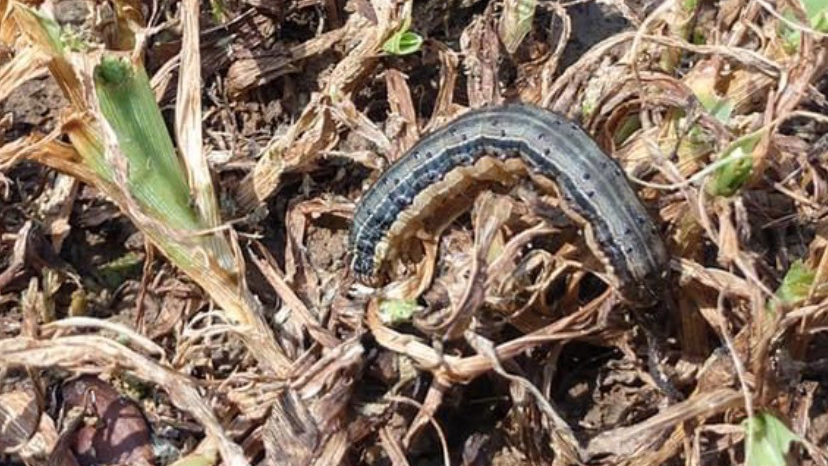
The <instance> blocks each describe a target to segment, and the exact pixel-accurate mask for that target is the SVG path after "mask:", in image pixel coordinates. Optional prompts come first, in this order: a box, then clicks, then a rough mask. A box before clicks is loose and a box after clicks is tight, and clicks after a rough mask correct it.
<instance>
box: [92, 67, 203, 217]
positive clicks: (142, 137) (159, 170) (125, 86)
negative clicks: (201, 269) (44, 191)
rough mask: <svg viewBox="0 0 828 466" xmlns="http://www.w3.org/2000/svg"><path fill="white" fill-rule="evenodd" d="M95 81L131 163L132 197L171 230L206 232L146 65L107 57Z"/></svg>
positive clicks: (124, 151) (99, 68)
mask: <svg viewBox="0 0 828 466" xmlns="http://www.w3.org/2000/svg"><path fill="white" fill-rule="evenodd" d="M94 79H95V90H96V92H97V95H98V100H99V102H100V108H101V113H103V115H104V117H105V118H106V120H107V122H109V124H110V125H111V126H112V129H113V130H114V132H115V136H116V137H117V139H118V145H119V147H120V149H121V152H122V153H123V155H124V156H125V157H126V161H127V163H128V180H127V181H128V183H129V186H128V187H129V191H130V193H131V194H132V195H133V196H135V198H136V199H137V200H138V201H139V203H140V204H141V205H142V207H144V208H146V209H147V210H148V211H150V212H152V213H153V214H155V217H156V218H160V219H163V220H164V222H165V223H166V224H167V225H169V226H172V227H174V228H177V229H180V230H201V229H203V228H204V227H203V225H202V222H201V221H200V219H199V218H198V217H197V214H196V212H195V210H194V209H193V208H192V206H191V203H190V189H189V186H188V183H187V174H186V172H185V171H184V167H183V166H182V164H181V161H180V160H179V159H178V155H177V153H176V151H175V147H174V146H173V142H172V138H171V137H170V133H169V131H168V130H167V127H166V125H165V124H164V119H163V117H162V116H161V110H160V109H159V108H158V104H157V103H156V102H155V95H154V94H153V92H152V89H151V88H150V84H149V78H148V77H147V74H146V72H145V71H144V68H143V66H133V65H132V64H131V63H129V61H127V60H122V59H118V58H114V57H104V58H103V59H102V60H101V63H100V64H99V65H98V66H97V67H95V72H94ZM110 170H111V168H110Z"/></svg>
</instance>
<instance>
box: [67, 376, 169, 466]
mask: <svg viewBox="0 0 828 466" xmlns="http://www.w3.org/2000/svg"><path fill="white" fill-rule="evenodd" d="M61 394H62V396H63V408H64V410H66V411H67V412H68V411H70V410H74V409H80V410H82V412H83V413H84V414H85V417H86V418H87V421H86V422H83V423H81V425H80V426H79V428H78V429H77V430H76V431H75V432H74V433H73V434H72V442H71V443H72V450H73V451H74V452H75V455H76V456H77V459H78V461H79V462H80V464H81V465H82V466H97V465H105V464H131V465H135V466H140V465H147V466H149V465H153V464H154V462H153V459H154V458H153V452H152V447H151V444H150V431H149V425H148V424H147V421H146V418H145V417H144V414H143V413H142V412H141V409H140V408H139V407H138V405H137V404H136V403H135V402H134V401H132V400H130V399H128V398H126V397H124V396H122V395H121V394H120V393H118V392H117V391H116V390H115V389H114V388H113V387H112V386H111V385H109V384H107V383H105V382H103V381H102V380H100V379H98V378H97V377H94V376H82V377H80V378H77V379H75V380H72V381H70V382H67V383H66V384H64V386H63V387H62V389H61ZM90 421H93V422H90Z"/></svg>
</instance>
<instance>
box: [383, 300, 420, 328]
mask: <svg viewBox="0 0 828 466" xmlns="http://www.w3.org/2000/svg"><path fill="white" fill-rule="evenodd" d="M420 309H421V307H420V306H419V305H417V302H416V301H414V300H412V299H389V300H387V301H383V302H381V303H380V306H379V316H380V319H381V320H382V322H383V323H384V324H386V325H392V326H393V325H398V324H403V323H406V322H410V321H411V318H412V317H413V316H414V313H415V312H417V311H418V310H420Z"/></svg>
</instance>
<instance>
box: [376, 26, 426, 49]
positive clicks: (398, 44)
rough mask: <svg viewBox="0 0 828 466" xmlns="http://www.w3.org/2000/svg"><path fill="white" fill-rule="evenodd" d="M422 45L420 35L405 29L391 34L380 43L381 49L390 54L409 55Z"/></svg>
mask: <svg viewBox="0 0 828 466" xmlns="http://www.w3.org/2000/svg"><path fill="white" fill-rule="evenodd" d="M422 45H423V38H422V36H420V35H419V34H417V33H416V32H412V31H409V30H405V31H400V32H397V33H396V34H394V35H393V36H391V38H389V39H388V40H387V41H385V44H383V45H382V49H383V50H385V51H386V52H388V53H390V54H392V55H410V54H412V53H415V52H418V51H419V50H420V47H421V46H422Z"/></svg>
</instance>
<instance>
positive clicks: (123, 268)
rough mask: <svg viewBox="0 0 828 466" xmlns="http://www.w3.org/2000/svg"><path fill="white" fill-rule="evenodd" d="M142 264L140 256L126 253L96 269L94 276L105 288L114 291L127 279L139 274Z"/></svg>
mask: <svg viewBox="0 0 828 466" xmlns="http://www.w3.org/2000/svg"><path fill="white" fill-rule="evenodd" d="M143 263H144V261H143V257H142V256H141V255H140V254H138V253H135V252H127V253H126V254H124V255H123V256H121V257H118V258H116V259H113V260H111V261H109V262H107V263H105V264H103V265H101V266H100V267H98V270H97V271H96V275H97V276H98V278H99V279H100V280H101V282H102V283H103V284H104V285H105V286H106V287H108V288H110V289H115V288H117V287H119V286H121V285H122V284H123V283H124V282H125V281H126V280H127V279H128V278H130V277H134V276H137V275H138V274H140V272H141V268H142V266H143Z"/></svg>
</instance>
